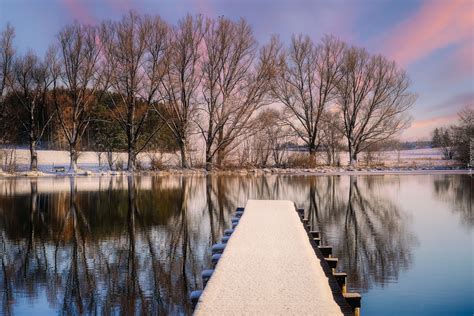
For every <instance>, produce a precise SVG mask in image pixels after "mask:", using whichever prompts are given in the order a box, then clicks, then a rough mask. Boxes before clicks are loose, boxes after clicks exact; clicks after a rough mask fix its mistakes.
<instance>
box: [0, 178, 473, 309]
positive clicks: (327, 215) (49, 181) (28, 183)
mask: <svg viewBox="0 0 474 316" xmlns="http://www.w3.org/2000/svg"><path fill="white" fill-rule="evenodd" d="M400 181H401V178H400V177H397V176H391V177H390V176H385V177H384V176H382V177H375V176H373V177H355V176H351V177H343V176H333V177H308V176H305V177H298V176H267V177H253V176H241V177H238V176H219V177H215V176H192V177H191V176H190V177H186V176H167V177H162V176H155V177H116V178H110V177H101V178H80V177H79V178H45V179H24V178H16V179H9V180H0V232H1V235H0V237H1V249H2V254H1V262H2V270H1V272H0V282H1V284H2V290H1V294H0V295H1V306H2V313H3V314H7V315H8V314H12V313H13V312H14V310H15V308H17V307H19V306H20V305H21V304H24V303H22V302H23V298H25V297H26V298H28V299H30V301H31V299H36V300H42V297H46V300H47V302H43V303H44V304H45V305H47V306H49V308H50V310H51V311H52V312H60V313H63V314H79V313H87V314H96V313H100V314H103V313H105V314H112V313H126V314H142V313H145V314H151V313H153V314H156V313H158V314H189V313H190V312H191V306H190V303H189V301H188V299H187V297H188V294H189V293H190V291H192V290H194V289H196V288H199V287H201V280H200V271H201V270H202V269H203V268H206V267H209V266H210V246H211V245H212V244H213V243H215V242H217V241H218V240H219V238H220V236H222V233H223V230H224V229H225V228H227V227H228V223H229V221H230V217H231V213H232V211H233V209H234V208H235V207H237V206H241V205H244V204H245V201H246V200H247V199H249V198H259V199H289V200H293V201H295V202H296V203H297V205H298V206H301V207H304V208H305V209H306V210H307V216H308V217H309V218H310V220H311V223H312V225H313V226H314V227H315V228H319V229H320V230H321V231H322V233H323V237H324V240H323V241H324V242H325V243H328V244H330V245H332V246H333V249H334V253H335V256H337V257H339V258H340V260H341V263H342V266H341V270H344V271H346V272H348V275H349V278H350V279H349V284H350V287H351V288H354V289H356V290H359V291H367V290H370V288H371V287H373V286H374V285H381V286H384V285H385V284H387V283H391V282H396V281H397V279H398V278H399V274H400V272H401V271H404V270H407V269H409V268H410V265H411V262H412V259H413V250H414V247H415V246H416V244H417V238H416V236H415V234H414V232H413V231H412V228H411V226H410V221H411V219H410V215H409V214H407V213H406V212H404V211H402V210H401V209H400V206H399V201H398V200H397V190H398V188H400V186H402V184H401V183H400ZM433 184H434V191H435V192H436V194H438V195H439V196H441V197H443V196H445V198H446V199H450V198H452V199H454V200H456V201H457V203H459V207H457V208H456V209H457V210H459V212H460V213H461V216H462V217H463V218H464V220H463V221H464V222H467V224H465V225H468V226H471V227H472V226H473V220H472V209H471V205H472V194H470V193H469V191H470V190H469V189H467V190H466V184H467V186H468V187H467V188H469V186H470V188H471V189H472V182H470V183H466V182H465V179H464V178H455V180H453V179H450V178H449V177H444V178H442V177H441V178H439V179H438V178H436V179H435V181H433ZM466 192H467V193H466ZM471 192H472V191H471ZM262 225H264V223H262Z"/></svg>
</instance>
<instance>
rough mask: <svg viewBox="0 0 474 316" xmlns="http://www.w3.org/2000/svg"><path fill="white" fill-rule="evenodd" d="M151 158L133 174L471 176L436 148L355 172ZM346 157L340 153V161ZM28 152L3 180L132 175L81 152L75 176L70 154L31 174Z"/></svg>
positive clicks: (51, 157)
mask: <svg viewBox="0 0 474 316" xmlns="http://www.w3.org/2000/svg"><path fill="white" fill-rule="evenodd" d="M126 157H127V156H126V154H125V153H116V154H115V156H114V159H115V161H119V160H120V161H126ZM150 157H151V156H150V154H147V153H144V154H141V155H140V156H139V158H140V161H141V166H142V170H139V171H136V172H135V173H134V174H143V175H172V174H177V175H207V174H213V175H262V174H287V175H346V174H348V175H353V174H356V175H365V174H430V173H461V174H469V173H470V172H471V171H470V170H468V169H466V167H465V166H462V165H461V164H459V163H458V162H456V161H452V160H444V159H443V157H442V154H441V152H440V151H439V150H438V149H436V148H428V149H415V150H404V151H400V152H381V153H379V154H378V156H377V160H376V161H375V162H373V163H372V164H370V165H369V166H366V165H360V166H358V167H356V168H353V167H349V166H341V167H333V166H327V165H324V164H322V162H321V165H318V166H317V167H314V168H236V167H233V168H229V169H225V170H212V171H206V170H205V169H204V168H189V169H182V168H178V167H176V166H177V165H179V159H178V157H177V156H176V155H173V154H163V155H162V157H161V159H162V161H163V167H162V168H161V169H160V170H150ZM342 158H344V153H341V159H342ZM28 164H29V152H28V150H25V149H16V150H15V168H14V169H15V170H16V171H14V172H4V171H0V177H16V176H28V177H51V176H69V175H77V176H122V175H129V174H130V173H129V172H127V171H121V170H118V171H117V170H109V167H108V164H107V162H106V159H105V155H102V156H101V157H100V159H99V155H98V153H95V152H82V153H81V155H80V157H79V159H78V165H79V170H78V171H77V172H76V173H71V172H69V171H68V166H69V155H68V152H67V151H50V150H40V151H38V169H39V170H38V171H34V172H32V171H28Z"/></svg>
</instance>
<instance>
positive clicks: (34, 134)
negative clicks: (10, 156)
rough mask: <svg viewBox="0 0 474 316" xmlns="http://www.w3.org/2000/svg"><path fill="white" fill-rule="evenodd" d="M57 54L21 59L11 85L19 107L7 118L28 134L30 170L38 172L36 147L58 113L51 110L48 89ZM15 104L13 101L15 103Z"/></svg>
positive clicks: (13, 108)
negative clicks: (19, 125) (48, 106)
mask: <svg viewBox="0 0 474 316" xmlns="http://www.w3.org/2000/svg"><path fill="white" fill-rule="evenodd" d="M54 58H55V52H54V50H52V49H50V50H49V51H48V53H47V55H46V57H45V60H44V61H41V60H39V58H38V57H37V56H36V55H35V54H34V53H33V52H31V51H30V52H28V53H27V54H26V55H25V56H22V57H19V58H18V59H17V60H16V61H15V63H14V66H13V71H12V76H11V80H9V81H10V86H11V89H12V91H13V95H14V101H15V104H18V105H19V106H18V107H14V106H12V105H11V106H9V107H6V109H8V111H7V112H8V113H7V115H8V116H9V117H10V118H12V119H14V120H15V122H19V123H20V124H21V126H22V128H23V130H24V131H25V133H26V134H27V135H28V141H29V145H30V170H32V171H36V170H38V153H37V151H36V147H37V145H38V142H39V141H40V140H41V138H42V137H43V134H44V132H45V130H46V128H47V127H48V125H49V123H50V122H51V120H52V119H53V117H54V115H55V111H51V110H50V111H49V113H48V109H47V96H48V88H49V87H50V85H51V84H52V83H53V81H54V80H55V77H54V72H52V71H51V69H50V65H53V64H54ZM12 101H13V100H12Z"/></svg>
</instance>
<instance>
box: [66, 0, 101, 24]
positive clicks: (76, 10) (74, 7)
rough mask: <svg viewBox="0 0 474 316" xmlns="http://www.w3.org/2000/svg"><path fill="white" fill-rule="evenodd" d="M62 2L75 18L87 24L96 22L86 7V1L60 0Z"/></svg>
mask: <svg viewBox="0 0 474 316" xmlns="http://www.w3.org/2000/svg"><path fill="white" fill-rule="evenodd" d="M62 3H63V4H64V5H65V6H66V8H67V10H68V11H69V13H70V14H71V15H72V17H73V18H74V19H75V20H77V21H79V22H84V23H88V24H94V23H96V22H97V21H96V19H95V18H94V16H93V15H92V14H91V13H90V12H89V10H88V9H87V4H86V3H81V1H78V0H62Z"/></svg>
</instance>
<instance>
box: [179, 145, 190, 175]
mask: <svg viewBox="0 0 474 316" xmlns="http://www.w3.org/2000/svg"><path fill="white" fill-rule="evenodd" d="M179 150H180V153H181V168H183V169H186V168H188V160H187V158H186V141H185V140H181V142H180V143H179Z"/></svg>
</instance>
